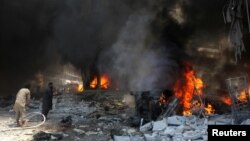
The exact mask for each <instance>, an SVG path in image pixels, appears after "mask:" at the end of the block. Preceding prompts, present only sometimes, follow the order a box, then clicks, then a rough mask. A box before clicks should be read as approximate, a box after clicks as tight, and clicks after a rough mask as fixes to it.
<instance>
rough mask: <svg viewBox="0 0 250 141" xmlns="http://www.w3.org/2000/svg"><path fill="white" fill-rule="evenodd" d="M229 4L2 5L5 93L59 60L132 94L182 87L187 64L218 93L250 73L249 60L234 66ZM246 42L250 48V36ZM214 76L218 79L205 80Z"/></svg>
mask: <svg viewBox="0 0 250 141" xmlns="http://www.w3.org/2000/svg"><path fill="white" fill-rule="evenodd" d="M225 3H226V0H221V1H218V0H209V1H208V0H199V1H194V0H176V1H173V0H119V1H118V0H74V1H72V0H22V1H20V0H11V1H10V0H2V1H1V2H0V9H1V10H0V46H1V47H0V52H1V56H0V64H1V67H0V77H1V79H0V84H1V85H0V91H1V93H0V95H3V94H14V93H15V92H16V91H17V89H18V88H19V87H20V86H21V85H22V84H23V83H25V82H26V81H28V80H30V79H31V78H32V77H33V76H34V74H35V73H37V72H40V71H41V72H43V70H44V69H46V67H47V66H53V64H54V63H55V62H56V63H58V62H60V58H62V62H61V63H68V62H70V63H72V64H74V65H75V66H76V67H77V68H80V69H82V70H83V71H84V70H86V69H90V68H95V69H98V70H99V71H101V72H106V73H108V74H109V75H110V76H111V77H112V80H116V81H118V82H117V85H118V86H119V87H120V88H124V89H131V90H150V89H158V88H162V87H168V86H169V85H171V83H172V82H173V81H175V76H176V75H175V74H176V73H178V70H179V65H178V64H180V63H179V62H181V60H188V61H191V63H193V64H194V66H195V68H197V71H198V72H200V75H201V76H202V77H203V78H206V77H207V78H208V77H209V78H211V81H210V82H213V83H214V82H219V84H218V85H217V86H218V87H219V86H220V84H221V83H223V81H224V80H225V79H226V78H227V77H229V76H231V74H232V73H233V74H234V75H237V74H238V72H242V71H245V72H246V71H248V70H249V68H250V67H249V65H248V60H249V57H247V56H246V54H243V56H242V60H240V62H239V64H237V65H235V64H234V63H232V61H231V60H232V58H234V56H233V55H232V54H231V52H232V51H231V50H229V49H228V46H227V32H228V26H229V25H225V24H224V23H223V18H222V13H221V12H222V8H223V6H224V4H225ZM245 43H246V44H245V46H246V47H247V46H248V45H249V40H248V39H247V38H245ZM247 51H248V49H247ZM214 52H215V53H214ZM215 62H216V64H215ZM242 68H243V69H242ZM207 72H209V73H210V74H211V75H210V74H209V75H204V74H208V73H207ZM225 72H226V73H225ZM222 74H223V75H222ZM217 79H219V81H218V80H217ZM207 81H209V80H207ZM119 82H120V83H119ZM210 82H209V83H210ZM114 83H116V82H114Z"/></svg>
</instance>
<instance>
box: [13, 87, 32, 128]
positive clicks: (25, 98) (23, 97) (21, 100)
mask: <svg viewBox="0 0 250 141" xmlns="http://www.w3.org/2000/svg"><path fill="white" fill-rule="evenodd" d="M29 89H30V84H26V85H25V86H24V87H23V88H21V89H20V90H19V91H18V93H17V95H16V101H15V104H14V107H13V109H14V111H15V112H16V122H17V126H23V125H24V124H25V120H24V119H23V118H24V115H25V112H26V108H25V106H27V105H28V103H29V101H30V90H29Z"/></svg>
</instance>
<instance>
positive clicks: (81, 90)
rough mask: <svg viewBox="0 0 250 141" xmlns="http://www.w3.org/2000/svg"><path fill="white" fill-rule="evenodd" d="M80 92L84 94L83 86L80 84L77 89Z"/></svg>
mask: <svg viewBox="0 0 250 141" xmlns="http://www.w3.org/2000/svg"><path fill="white" fill-rule="evenodd" d="M77 91H78V92H83V84H79V85H78V87H77Z"/></svg>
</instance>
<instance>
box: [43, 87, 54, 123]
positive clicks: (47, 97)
mask: <svg viewBox="0 0 250 141" xmlns="http://www.w3.org/2000/svg"><path fill="white" fill-rule="evenodd" d="M53 93H54V88H53V83H52V82H49V84H48V88H47V89H46V91H45V93H44V95H43V101H42V113H43V114H44V116H45V117H46V118H47V115H48V113H49V111H50V110H52V100H53Z"/></svg>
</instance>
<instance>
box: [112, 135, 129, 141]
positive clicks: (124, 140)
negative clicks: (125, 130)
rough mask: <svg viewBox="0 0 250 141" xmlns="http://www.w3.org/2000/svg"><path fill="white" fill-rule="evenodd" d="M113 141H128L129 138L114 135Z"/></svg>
mask: <svg viewBox="0 0 250 141" xmlns="http://www.w3.org/2000/svg"><path fill="white" fill-rule="evenodd" d="M114 141H130V137H129V136H116V135H114Z"/></svg>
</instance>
